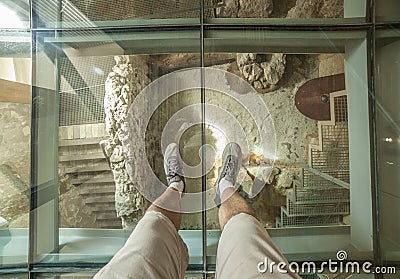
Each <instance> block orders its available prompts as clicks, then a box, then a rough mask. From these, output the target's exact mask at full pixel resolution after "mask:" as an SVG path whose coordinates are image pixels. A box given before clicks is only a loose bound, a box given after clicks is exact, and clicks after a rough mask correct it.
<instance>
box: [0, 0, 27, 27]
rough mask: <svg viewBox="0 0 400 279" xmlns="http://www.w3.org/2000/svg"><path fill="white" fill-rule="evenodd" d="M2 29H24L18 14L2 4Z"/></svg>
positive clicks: (0, 11) (0, 20)
mask: <svg viewBox="0 0 400 279" xmlns="http://www.w3.org/2000/svg"><path fill="white" fill-rule="evenodd" d="M0 15H1V17H0V28H24V27H25V26H24V24H23V23H22V21H21V19H20V18H19V17H18V15H17V13H16V12H14V11H13V10H11V9H10V8H8V7H6V6H4V5H3V4H0Z"/></svg>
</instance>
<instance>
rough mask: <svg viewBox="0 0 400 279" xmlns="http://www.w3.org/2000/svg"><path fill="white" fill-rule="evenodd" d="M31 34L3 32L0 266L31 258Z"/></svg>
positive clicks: (0, 41) (0, 37) (0, 44)
mask: <svg viewBox="0 0 400 279" xmlns="http://www.w3.org/2000/svg"><path fill="white" fill-rule="evenodd" d="M30 67H31V56H30V33H29V32H7V31H0V88H1V90H0V130H1V131H2V133H1V134H0V203H1V207H0V267H4V266H7V265H20V264H24V263H27V261H28V255H27V254H28V227H29V194H30V192H29V181H30V166H31V164H30V155H31V152H30V140H31V115H30V112H31V96H30V85H31V72H30Z"/></svg>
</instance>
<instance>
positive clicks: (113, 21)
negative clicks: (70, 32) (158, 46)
mask: <svg viewBox="0 0 400 279" xmlns="http://www.w3.org/2000/svg"><path fill="white" fill-rule="evenodd" d="M214 2H215V1H214V0H206V3H205V12H206V13H207V14H209V15H210V16H212V15H213V14H214V12H213V11H214V8H215V7H217V3H214ZM32 7H33V11H34V15H35V17H34V18H33V23H34V25H33V26H34V27H37V28H42V27H47V28H74V27H75V28H76V27H97V26H99V27H102V26H108V27H110V26H116V27H117V26H123V25H131V26H132V25H148V24H182V23H185V24H190V23H199V22H200V20H199V16H200V1H198V0H194V1H192V0H184V1H174V0H162V1H160V0H154V1H153V0H152V1H142V0H125V1H117V2H109V1H104V0H102V1H79V0H72V1H68V0H54V1H50V2H49V1H45V0H35V1H32Z"/></svg>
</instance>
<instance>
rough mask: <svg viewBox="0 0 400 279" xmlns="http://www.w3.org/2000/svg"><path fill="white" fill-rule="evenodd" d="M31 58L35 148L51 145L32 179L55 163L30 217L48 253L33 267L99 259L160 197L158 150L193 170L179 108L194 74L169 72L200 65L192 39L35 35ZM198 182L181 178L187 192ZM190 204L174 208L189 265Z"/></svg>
mask: <svg viewBox="0 0 400 279" xmlns="http://www.w3.org/2000/svg"><path fill="white" fill-rule="evenodd" d="M35 57H36V64H35V65H36V68H35V74H36V81H37V82H36V84H37V86H36V90H37V92H36V94H39V96H45V97H42V98H47V99H45V100H44V102H50V104H51V106H50V104H48V106H47V107H46V106H43V107H41V106H40V105H39V107H38V112H37V114H39V116H41V117H38V118H37V125H38V127H39V131H38V132H37V133H38V137H39V138H38V139H37V148H39V149H40V148H44V147H45V146H47V147H49V146H52V147H53V148H54V150H52V152H54V154H53V155H51V152H49V150H48V152H47V153H46V156H49V157H48V158H47V160H46V161H44V162H43V161H40V160H39V161H38V165H37V169H36V172H37V173H38V174H40V173H43V175H44V174H48V172H49V169H51V167H49V166H47V163H50V162H51V163H52V164H53V166H56V170H55V172H53V173H52V175H53V176H52V177H54V179H55V180H54V181H55V182H54V183H53V182H49V183H48V184H45V185H46V186H43V187H45V188H43V189H38V191H37V199H38V204H39V207H38V209H36V210H35V212H34V214H35V216H36V219H35V220H37V221H35V229H36V230H40V228H42V227H43V228H46V229H47V231H46V232H44V233H43V234H41V235H46V238H42V237H40V234H37V237H36V239H35V241H36V242H37V245H38V247H40V245H43V244H45V243H46V244H49V241H48V238H49V237H53V238H51V239H54V243H53V244H54V247H52V248H53V249H50V248H51V247H50V245H48V246H45V248H46V249H47V250H46V249H44V248H43V249H41V250H39V249H38V250H36V253H37V256H38V257H37V258H36V261H41V262H43V261H44V262H53V261H61V262H62V261H77V260H79V261H88V262H107V261H108V260H109V259H110V258H111V257H112V256H113V255H114V254H115V253H116V251H118V250H119V248H121V247H122V245H123V244H124V242H125V241H126V239H127V238H128V237H129V235H130V232H131V230H132V229H134V227H135V226H136V224H137V222H138V221H139V220H140V219H141V218H142V217H143V214H144V212H145V211H146V209H147V208H148V206H149V205H150V202H149V200H150V201H153V200H154V196H155V194H158V193H159V192H160V191H161V190H162V191H163V190H164V188H155V190H154V191H153V192H152V191H150V190H153V188H154V187H151V186H152V185H159V184H166V181H165V173H164V168H163V152H164V150H165V148H166V146H167V145H168V144H169V143H171V142H173V141H175V142H177V143H179V144H180V147H181V154H182V157H183V160H184V161H185V163H187V164H188V165H192V164H194V165H196V164H198V160H197V159H196V158H195V159H194V160H193V158H194V155H196V154H198V150H199V148H200V146H201V138H202V137H201V129H200V128H199V126H198V125H197V126H196V125H188V124H189V123H187V122H188V121H189V120H187V119H186V118H185V111H184V114H183V115H182V114H180V113H179V111H180V110H182V109H184V108H186V107H190V106H191V105H192V104H199V102H200V100H201V98H200V90H198V88H199V87H200V75H199V74H196V73H194V75H192V76H190V75H187V74H186V76H185V74H183V75H182V74H180V75H179V74H178V75H175V74H173V72H174V71H176V70H179V69H182V68H190V67H197V66H199V65H200V54H199V32H198V31H196V30H185V31H181V32H180V31H179V32H178V31H165V32H162V31H156V32H151V33H150V32H138V33H134V32H130V33H128V32H122V33H112V32H110V33H104V32H103V33H101V32H99V31H94V32H84V33H83V32H60V33H56V32H38V33H37V36H36V53H35ZM49 69H51V71H54V73H55V74H54V75H53V76H52V75H49V74H48V72H49ZM198 72H199V71H198ZM160 78H162V79H160ZM186 81H187V82H186ZM150 83H151V84H152V85H151V87H149V84H150ZM40 94H41V95H40ZM186 114H187V112H186ZM191 114H192V112H190V113H189V115H191ZM198 116H199V115H198ZM194 124H196V123H194ZM40 129H41V130H40ZM42 135H46V137H41V136H42ZM50 140H51V141H53V140H54V142H51V143H49V142H48V141H50ZM186 142H188V144H186V145H184V143H186ZM44 144H45V145H44ZM42 146H43V147H42ZM188 146H189V147H188ZM49 153H50V154H49ZM38 154H39V155H40V154H41V153H40V152H39V151H38ZM43 156H44V155H43ZM50 156H53V157H51V158H50ZM43 167H46V170H47V172H45V171H44V170H43ZM146 168H147V169H146ZM199 180H201V179H199V178H198V177H196V176H191V177H190V176H189V177H187V182H186V183H187V190H188V192H197V191H198V190H199V189H201V181H199ZM160 181H161V182H160ZM162 187H164V186H162ZM199 187H200V188H199ZM39 188H40V187H39ZM138 189H140V191H139V190H138ZM149 189H150V190H149ZM184 200H185V199H183V201H182V203H184ZM192 201H193V200H192ZM194 203H196V204H197V205H196V207H195V210H193V208H190V206H191V204H189V205H187V204H185V205H183V208H184V212H185V214H184V215H183V216H182V225H181V229H182V230H181V231H180V233H181V235H182V237H183V238H184V239H185V240H187V244H188V246H189V247H190V249H189V251H190V264H192V265H193V264H201V263H202V254H203V253H202V245H201V244H199V243H201V239H202V238H201V237H202V234H201V229H202V221H201V220H202V219H201V213H200V212H201V196H198V197H197V199H196V197H194ZM42 222H43V223H42ZM39 226H40V227H39ZM59 228H60V229H59ZM89 228H90V229H89ZM109 229H113V230H109ZM83 241H84V243H85V245H76V244H77V243H81V242H82V243H83ZM106 243H107V245H106ZM104 247H107V249H106V250H104ZM99 249H100V250H101V252H100V250H99ZM57 254H58V255H59V257H56V255H57ZM52 256H54V257H52Z"/></svg>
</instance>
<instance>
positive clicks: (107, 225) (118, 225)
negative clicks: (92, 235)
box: [96, 219, 122, 229]
mask: <svg viewBox="0 0 400 279" xmlns="http://www.w3.org/2000/svg"><path fill="white" fill-rule="evenodd" d="M96 224H97V225H98V226H99V227H101V228H104V229H122V221H121V219H118V220H96Z"/></svg>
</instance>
